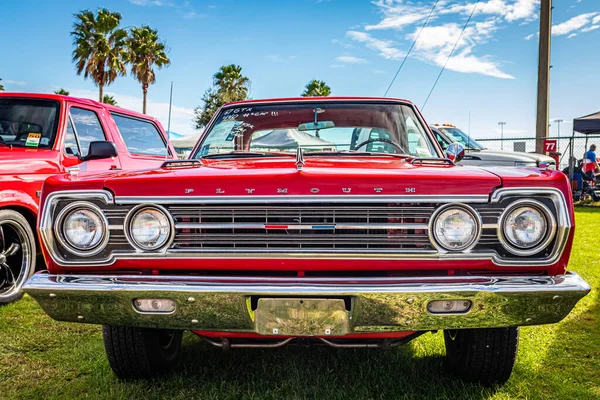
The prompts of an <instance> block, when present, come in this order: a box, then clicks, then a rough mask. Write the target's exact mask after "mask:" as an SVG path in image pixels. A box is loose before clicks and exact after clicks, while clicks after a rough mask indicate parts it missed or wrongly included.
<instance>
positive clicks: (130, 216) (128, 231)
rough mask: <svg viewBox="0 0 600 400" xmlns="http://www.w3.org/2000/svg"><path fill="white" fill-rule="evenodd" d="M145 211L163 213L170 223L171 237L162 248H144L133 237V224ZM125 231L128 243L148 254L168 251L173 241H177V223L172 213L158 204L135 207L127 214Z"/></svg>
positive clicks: (124, 224)
mask: <svg viewBox="0 0 600 400" xmlns="http://www.w3.org/2000/svg"><path fill="white" fill-rule="evenodd" d="M145 209H152V210H157V211H159V212H160V213H162V214H163V215H164V216H165V217H166V218H167V220H168V221H169V235H168V237H167V240H166V241H165V243H163V244H161V245H160V246H157V247H155V248H151V247H144V246H142V245H140V244H139V243H138V242H137V240H135V238H134V237H133V235H132V233H131V224H132V221H133V218H134V217H135V216H136V215H137V214H138V213H140V212H142V211H143V210H145ZM123 231H124V232H125V237H126V238H127V241H128V242H129V244H131V245H132V246H133V247H134V248H136V249H137V250H139V251H143V252H145V253H147V252H154V253H156V252H160V251H163V250H165V249H168V248H169V247H171V244H173V240H174V239H175V221H174V220H173V217H172V216H171V213H169V211H167V209H166V208H164V207H163V206H160V205H157V204H151V203H144V204H140V205H138V206H136V207H133V208H132V209H131V210H129V212H128V213H127V216H126V217H125V222H124V223H123Z"/></svg>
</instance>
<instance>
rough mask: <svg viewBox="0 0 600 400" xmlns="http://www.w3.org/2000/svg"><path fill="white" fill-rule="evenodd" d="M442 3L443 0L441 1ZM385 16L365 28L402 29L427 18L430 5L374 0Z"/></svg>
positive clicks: (399, 0)
mask: <svg viewBox="0 0 600 400" xmlns="http://www.w3.org/2000/svg"><path fill="white" fill-rule="evenodd" d="M442 3H444V1H442ZM374 4H375V5H376V6H378V7H379V8H380V10H381V12H382V13H383V15H384V16H385V17H384V18H383V19H382V20H381V21H380V22H379V23H377V24H374V25H367V26H365V30H367V31H370V30H381V29H398V30H400V29H402V28H404V27H405V26H409V25H412V24H414V23H415V22H419V21H422V20H424V19H425V18H427V15H429V12H430V11H431V6H429V5H426V6H421V5H418V6H417V5H413V4H410V3H405V2H404V1H402V0H396V1H393V0H391V1H390V0H378V1H376V2H374Z"/></svg>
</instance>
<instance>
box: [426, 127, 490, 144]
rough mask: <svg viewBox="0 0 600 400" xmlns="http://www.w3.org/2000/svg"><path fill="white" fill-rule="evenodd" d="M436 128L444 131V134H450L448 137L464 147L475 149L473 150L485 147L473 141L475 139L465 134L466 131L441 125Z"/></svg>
mask: <svg viewBox="0 0 600 400" xmlns="http://www.w3.org/2000/svg"><path fill="white" fill-rule="evenodd" d="M437 128H438V129H439V130H440V131H442V132H443V133H445V134H446V135H448V136H450V139H453V140H454V141H455V142H458V143H460V144H462V145H463V146H465V147H466V148H469V149H475V150H483V149H485V147H484V146H482V145H481V144H479V143H477V142H476V141H475V139H473V138H470V137H469V135H467V134H466V133H464V132H463V131H461V130H460V129H458V128H447V127H441V126H438V127H437Z"/></svg>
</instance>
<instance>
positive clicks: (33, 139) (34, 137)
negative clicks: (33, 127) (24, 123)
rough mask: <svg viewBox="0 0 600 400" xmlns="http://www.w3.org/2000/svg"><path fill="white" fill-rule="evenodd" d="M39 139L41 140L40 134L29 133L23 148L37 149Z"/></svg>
mask: <svg viewBox="0 0 600 400" xmlns="http://www.w3.org/2000/svg"><path fill="white" fill-rule="evenodd" d="M41 139H42V134H41V133H29V134H28V135H27V141H26V142H25V146H28V147H38V146H39V145H40V140H41Z"/></svg>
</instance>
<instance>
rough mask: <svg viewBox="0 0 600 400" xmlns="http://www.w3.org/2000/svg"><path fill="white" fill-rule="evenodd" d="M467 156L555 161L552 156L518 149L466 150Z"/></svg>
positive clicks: (515, 160) (503, 159)
mask: <svg viewBox="0 0 600 400" xmlns="http://www.w3.org/2000/svg"><path fill="white" fill-rule="evenodd" d="M467 154H468V155H469V156H475V157H477V156H480V157H479V158H481V159H482V160H483V159H485V160H486V161H514V162H540V161H546V162H551V163H552V164H554V163H555V161H554V159H553V158H552V157H549V156H547V155H544V154H538V153H521V152H518V151H503V150H500V151H497V150H489V149H484V150H480V151H468V152H467Z"/></svg>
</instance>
